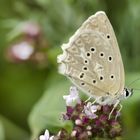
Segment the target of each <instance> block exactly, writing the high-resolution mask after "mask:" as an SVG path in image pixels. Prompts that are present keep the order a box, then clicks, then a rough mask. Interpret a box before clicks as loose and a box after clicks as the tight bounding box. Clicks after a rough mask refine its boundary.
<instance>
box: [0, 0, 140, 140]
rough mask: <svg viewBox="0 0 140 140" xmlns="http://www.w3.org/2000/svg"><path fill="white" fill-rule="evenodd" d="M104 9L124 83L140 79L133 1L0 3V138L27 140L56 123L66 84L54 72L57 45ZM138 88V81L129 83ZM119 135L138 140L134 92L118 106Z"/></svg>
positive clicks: (138, 9)
mask: <svg viewBox="0 0 140 140" xmlns="http://www.w3.org/2000/svg"><path fill="white" fill-rule="evenodd" d="M99 10H104V11H105V12H106V13H107V15H108V17H109V19H110V21H111V23H112V25H113V27H114V30H115V33H116V36H117V39H118V43H119V47H120V51H121V54H122V58H123V62H124V67H125V73H126V85H127V84H128V83H130V82H132V81H134V80H135V79H137V78H140V72H139V71H140V14H139V13H140V1H139V0H133V1H132V0H123V1H122V0H117V1H113V0H30V1H29V0H1V1H0V140H29V139H34V138H36V137H37V136H38V135H39V134H40V133H41V132H43V130H44V129H45V128H48V129H49V130H50V131H51V132H52V133H55V132H58V130H59V129H60V128H61V127H67V128H68V127H70V124H65V123H63V122H61V121H60V119H59V116H60V114H61V112H63V111H65V103H64V101H63V99H62V95H64V94H68V92H69V86H70V85H71V83H70V82H69V80H67V79H66V78H65V77H64V76H61V75H59V74H58V72H57V63H56V57H57V55H58V54H60V53H61V49H60V46H61V44H63V43H64V42H67V41H68V38H69V37H70V36H71V35H72V34H73V33H74V32H75V31H76V29H77V28H78V27H79V26H80V25H81V24H82V22H83V21H84V20H85V19H87V18H88V17H89V16H90V15H92V14H94V13H95V12H97V11H99ZM132 87H133V88H139V87H140V81H137V82H136V83H135V84H133V85H132ZM122 112H123V122H124V130H125V131H124V135H125V137H126V138H127V139H128V137H129V139H134V140H139V139H140V91H135V92H134V96H133V97H132V98H131V99H129V100H127V101H124V102H123V110H122Z"/></svg>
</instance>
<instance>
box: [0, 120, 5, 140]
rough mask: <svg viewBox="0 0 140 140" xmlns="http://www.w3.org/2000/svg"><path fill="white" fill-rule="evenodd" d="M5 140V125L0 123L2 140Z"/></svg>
mask: <svg viewBox="0 0 140 140" xmlns="http://www.w3.org/2000/svg"><path fill="white" fill-rule="evenodd" d="M4 139H5V133H4V128H3V123H2V122H1V121H0V140H4Z"/></svg>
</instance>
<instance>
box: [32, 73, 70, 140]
mask: <svg viewBox="0 0 140 140" xmlns="http://www.w3.org/2000/svg"><path fill="white" fill-rule="evenodd" d="M69 87H70V83H69V82H68V80H67V79H65V78H64V76H60V75H58V74H57V73H56V72H55V73H51V74H50V77H48V78H47V88H46V91H45V93H44V95H43V97H42V98H41V99H40V100H39V102H38V103H37V104H36V105H35V106H34V108H33V110H32V111H31V113H30V116H29V126H30V128H31V132H32V138H33V139H34V138H37V136H38V135H39V133H40V132H41V131H42V130H44V129H48V130H49V131H51V132H52V133H56V132H58V131H59V130H60V129H61V128H62V127H63V128H66V129H70V128H71V123H65V122H63V121H62V120H61V116H62V115H61V114H62V112H65V106H66V105H65V102H64V100H63V97H62V96H63V95H65V94H68V92H69Z"/></svg>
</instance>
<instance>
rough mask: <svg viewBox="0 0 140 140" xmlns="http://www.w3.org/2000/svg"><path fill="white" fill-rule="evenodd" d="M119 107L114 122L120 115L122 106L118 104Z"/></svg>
mask: <svg viewBox="0 0 140 140" xmlns="http://www.w3.org/2000/svg"><path fill="white" fill-rule="evenodd" d="M119 105H120V109H119V110H118V111H117V115H116V117H115V120H117V117H118V116H119V115H120V112H121V110H122V104H119Z"/></svg>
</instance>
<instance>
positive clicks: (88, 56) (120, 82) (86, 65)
mask: <svg viewBox="0 0 140 140" xmlns="http://www.w3.org/2000/svg"><path fill="white" fill-rule="evenodd" d="M62 49H63V54H62V55H60V56H59V57H58V62H59V63H61V65H60V73H62V74H64V75H66V76H68V77H69V78H70V79H71V81H72V82H73V83H74V84H76V85H77V86H78V87H79V88H80V89H81V90H83V91H84V92H86V93H87V94H89V95H92V96H93V97H95V98H96V97H100V96H102V97H103V96H109V97H112V98H113V97H114V96H117V94H122V93H123V89H124V68H123V63H122V59H121V55H120V51H119V47H118V44H117V40H116V37H115V34H114V31H113V28H112V26H111V24H110V22H109V20H108V18H107V16H106V14H105V13H104V12H97V13H96V14H95V15H93V16H91V17H89V18H88V19H87V20H86V21H85V22H84V23H83V25H82V26H81V27H80V28H79V29H78V30H77V32H76V33H75V34H74V35H73V36H72V37H71V38H70V40H69V42H68V43H67V44H64V45H62Z"/></svg>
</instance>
